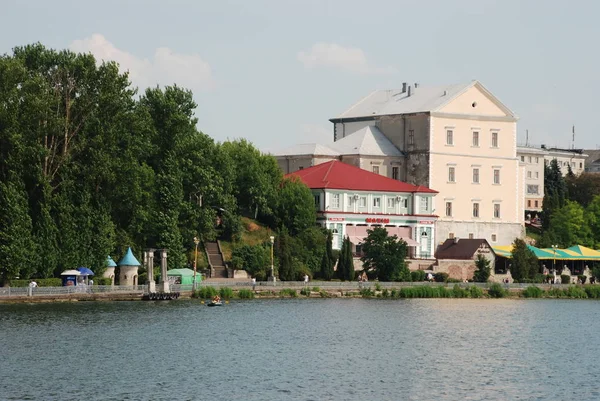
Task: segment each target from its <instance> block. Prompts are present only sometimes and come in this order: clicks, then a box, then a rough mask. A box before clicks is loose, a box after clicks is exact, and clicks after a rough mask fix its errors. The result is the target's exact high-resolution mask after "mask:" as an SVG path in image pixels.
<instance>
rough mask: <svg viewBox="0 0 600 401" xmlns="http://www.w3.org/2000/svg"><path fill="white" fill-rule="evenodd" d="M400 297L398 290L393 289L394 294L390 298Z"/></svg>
mask: <svg viewBox="0 0 600 401" xmlns="http://www.w3.org/2000/svg"><path fill="white" fill-rule="evenodd" d="M398 295H399V293H398V290H397V289H395V288H392V292H391V294H390V296H391V297H392V298H398Z"/></svg>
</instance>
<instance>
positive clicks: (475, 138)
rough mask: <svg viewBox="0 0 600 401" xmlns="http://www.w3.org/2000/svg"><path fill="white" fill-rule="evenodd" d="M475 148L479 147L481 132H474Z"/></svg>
mask: <svg viewBox="0 0 600 401" xmlns="http://www.w3.org/2000/svg"><path fill="white" fill-rule="evenodd" d="M473 146H475V147H479V132H477V131H473Z"/></svg>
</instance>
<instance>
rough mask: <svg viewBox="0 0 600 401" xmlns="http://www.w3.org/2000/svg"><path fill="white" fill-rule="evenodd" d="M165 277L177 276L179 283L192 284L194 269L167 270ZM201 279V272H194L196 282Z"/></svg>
mask: <svg viewBox="0 0 600 401" xmlns="http://www.w3.org/2000/svg"><path fill="white" fill-rule="evenodd" d="M167 277H173V278H175V279H176V278H177V277H179V281H180V283H179V284H194V271H193V270H192V269H188V268H184V269H171V270H167ZM201 281H202V274H200V273H197V274H196V282H197V283H199V282H201Z"/></svg>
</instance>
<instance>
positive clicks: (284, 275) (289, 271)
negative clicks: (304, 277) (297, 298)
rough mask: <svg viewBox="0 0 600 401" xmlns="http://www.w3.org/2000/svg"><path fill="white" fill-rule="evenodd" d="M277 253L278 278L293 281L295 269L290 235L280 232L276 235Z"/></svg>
mask: <svg viewBox="0 0 600 401" xmlns="http://www.w3.org/2000/svg"><path fill="white" fill-rule="evenodd" d="M277 238H278V240H277V243H278V247H277V248H278V253H279V279H280V280H282V281H294V280H295V279H296V269H295V267H296V266H295V265H294V260H293V258H292V252H291V246H290V236H289V235H288V234H287V233H286V232H282V233H280V234H279V236H278V237H277Z"/></svg>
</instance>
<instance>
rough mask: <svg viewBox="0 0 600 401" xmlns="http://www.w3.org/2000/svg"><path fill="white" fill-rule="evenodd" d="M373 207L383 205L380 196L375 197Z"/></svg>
mask: <svg viewBox="0 0 600 401" xmlns="http://www.w3.org/2000/svg"><path fill="white" fill-rule="evenodd" d="M373 207H374V208H380V207H381V198H380V197H376V198H373Z"/></svg>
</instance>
